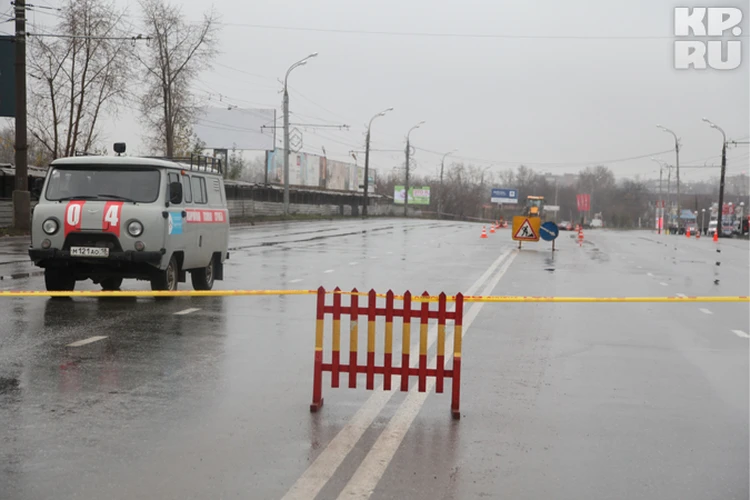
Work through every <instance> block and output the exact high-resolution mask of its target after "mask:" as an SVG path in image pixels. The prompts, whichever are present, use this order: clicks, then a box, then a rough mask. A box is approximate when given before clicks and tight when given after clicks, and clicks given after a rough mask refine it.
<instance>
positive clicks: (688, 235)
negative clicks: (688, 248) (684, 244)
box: [685, 228, 690, 238]
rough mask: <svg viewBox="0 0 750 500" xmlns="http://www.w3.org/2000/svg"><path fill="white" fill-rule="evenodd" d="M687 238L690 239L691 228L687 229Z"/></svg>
mask: <svg viewBox="0 0 750 500" xmlns="http://www.w3.org/2000/svg"><path fill="white" fill-rule="evenodd" d="M685 236H687V237H688V238H690V228H687V229H685Z"/></svg>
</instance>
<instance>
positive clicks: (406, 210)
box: [404, 121, 424, 217]
mask: <svg viewBox="0 0 750 500" xmlns="http://www.w3.org/2000/svg"><path fill="white" fill-rule="evenodd" d="M422 124H424V121H421V122H419V123H417V124H416V125H414V126H413V127H412V128H410V129H409V131H408V132H407V133H406V185H405V186H404V187H405V188H406V191H405V192H404V217H406V216H407V215H408V214H409V152H410V151H409V150H410V149H411V144H410V142H409V136H410V135H411V133H412V131H413V130H415V129H418V128H419V127H420V126H421V125H422Z"/></svg>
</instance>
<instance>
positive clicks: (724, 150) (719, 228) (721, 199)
mask: <svg viewBox="0 0 750 500" xmlns="http://www.w3.org/2000/svg"><path fill="white" fill-rule="evenodd" d="M703 121H704V122H706V123H708V125H709V126H710V127H711V128H715V129H716V130H718V131H719V132H721V137H722V139H723V141H724V142H723V143H722V145H721V180H720V181H719V210H718V214H717V216H716V232H718V233H719V237H720V238H721V237H723V236H724V234H723V226H722V225H721V218H722V214H723V212H724V177H725V175H726V172H727V134H725V133H724V130H723V129H722V128H721V127H719V126H718V125H716V124H715V123H713V122H712V121H711V120H709V119H708V118H703Z"/></svg>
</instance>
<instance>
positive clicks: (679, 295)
mask: <svg viewBox="0 0 750 500" xmlns="http://www.w3.org/2000/svg"><path fill="white" fill-rule="evenodd" d="M675 295H677V296H678V297H683V298H684V297H687V295H685V294H684V293H676V294H675Z"/></svg>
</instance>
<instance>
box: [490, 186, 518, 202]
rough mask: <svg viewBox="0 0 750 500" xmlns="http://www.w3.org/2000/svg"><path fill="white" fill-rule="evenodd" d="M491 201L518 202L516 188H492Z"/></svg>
mask: <svg viewBox="0 0 750 500" xmlns="http://www.w3.org/2000/svg"><path fill="white" fill-rule="evenodd" d="M490 196H491V199H490V201H492V203H518V190H516V189H505V188H492V194H491V195H490Z"/></svg>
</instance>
